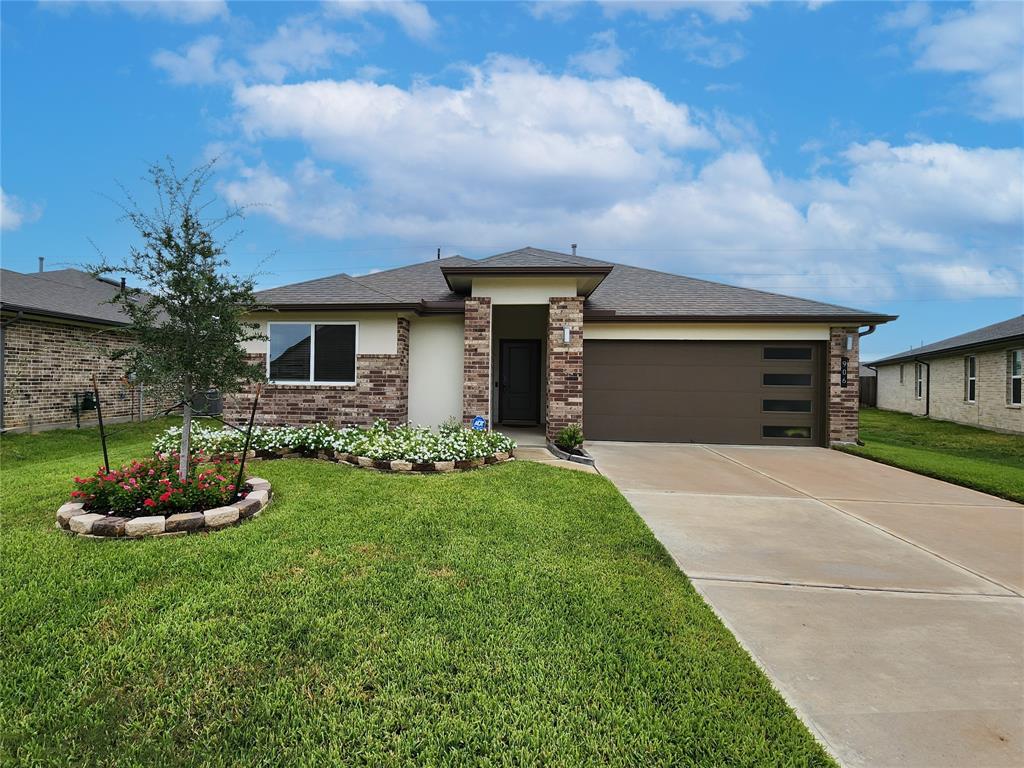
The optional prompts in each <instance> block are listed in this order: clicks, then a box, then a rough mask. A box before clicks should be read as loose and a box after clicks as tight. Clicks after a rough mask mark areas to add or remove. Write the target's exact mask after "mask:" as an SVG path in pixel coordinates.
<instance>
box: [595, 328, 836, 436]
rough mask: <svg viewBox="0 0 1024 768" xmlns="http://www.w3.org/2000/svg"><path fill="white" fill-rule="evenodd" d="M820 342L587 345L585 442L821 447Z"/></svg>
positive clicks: (621, 342)
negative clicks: (623, 441) (615, 441)
mask: <svg viewBox="0 0 1024 768" xmlns="http://www.w3.org/2000/svg"><path fill="white" fill-rule="evenodd" d="M821 356H822V345H821V344H820V343H817V342H767V341H766V342H746V341H744V342H707V341H692V342H690V341H588V342H586V343H585V344H584V348H583V387H584V395H583V426H584V431H585V433H586V436H587V438H588V439H590V440H630V441H648V442H671V443H728V444H740V445H753V444H762V445H820V444H821V440H822V436H821V432H822V428H821V408H822V393H823V392H824V383H823V381H822V368H821Z"/></svg>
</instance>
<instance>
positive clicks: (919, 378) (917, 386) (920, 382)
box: [914, 363, 924, 400]
mask: <svg viewBox="0 0 1024 768" xmlns="http://www.w3.org/2000/svg"><path fill="white" fill-rule="evenodd" d="M914 397H916V398H917V399H918V400H920V399H921V398H922V397H924V365H922V364H921V363H914Z"/></svg>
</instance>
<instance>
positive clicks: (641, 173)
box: [0, 2, 1024, 358]
mask: <svg viewBox="0 0 1024 768" xmlns="http://www.w3.org/2000/svg"><path fill="white" fill-rule="evenodd" d="M0 13H2V19H0V34H2V126H0V128H2V146H0V153H2V157H0V160H2V187H3V210H2V224H3V229H2V258H3V265H4V266H5V267H6V268H9V269H16V270H22V271H28V270H31V269H34V268H35V264H36V258H37V257H38V256H45V257H46V259H47V264H48V265H49V266H50V267H51V268H58V267H60V266H64V265H76V264H81V263H84V262H89V261H92V260H93V259H94V251H93V247H92V245H91V244H90V243H91V242H92V243H95V244H96V245H97V246H98V247H99V248H100V249H101V250H103V251H104V252H105V253H107V254H108V255H110V256H115V257H116V256H117V255H118V254H119V253H122V252H123V251H124V250H125V249H126V247H127V245H128V244H129V243H130V242H131V241H132V240H131V238H132V232H131V231H130V230H129V229H128V228H127V227H126V226H125V225H124V224H122V223H119V222H118V221H117V214H118V211H117V208H116V206H115V205H114V204H113V203H112V202H111V200H110V199H109V198H110V197H115V198H117V197H118V195H119V192H118V187H117V182H118V181H120V182H123V183H124V184H125V185H126V186H128V187H129V188H130V189H132V190H134V191H137V192H139V193H143V194H144V193H145V187H144V185H143V184H142V182H141V181H140V180H139V179H140V177H141V176H142V174H143V172H144V170H145V167H146V165H147V164H148V163H149V162H151V161H155V160H159V159H161V158H162V157H163V156H164V155H171V156H173V157H174V158H175V159H176V161H177V162H178V164H179V166H182V167H188V166H191V165H194V164H196V163H199V162H201V161H202V160H204V159H205V158H208V157H213V156H218V157H219V158H220V160H219V162H218V175H217V188H216V192H217V193H218V194H219V195H220V196H221V197H222V198H223V199H224V200H225V201H230V202H232V203H237V204H249V205H252V206H253V207H252V208H251V209H250V213H249V216H248V218H247V220H246V223H245V232H244V234H243V236H242V237H241V238H239V239H238V240H237V241H235V242H234V243H233V244H232V248H231V251H230V256H231V260H232V263H233V265H234V266H235V267H236V268H237V269H238V270H239V271H253V270H257V269H258V270H260V271H261V272H262V274H261V276H260V284H261V285H262V286H271V285H278V284H281V283H287V282H295V281H298V280H306V279H312V278H314V277H318V276H322V275H327V274H334V273H337V272H349V273H352V274H359V273H364V272H368V271H371V270H374V269H381V268H387V267H391V266H395V265H399V264H404V263H411V262H414V261H419V260H423V259H426V258H430V257H431V256H432V255H433V254H434V253H435V251H436V249H437V248H438V247H440V248H442V251H443V252H444V253H445V254H446V255H448V254H453V253H462V254H464V255H467V256H485V255H489V254H492V253H496V252H499V251H501V250H507V249H510V248H515V247H518V246H520V245H527V244H529V245H536V246H541V247H548V248H553V249H561V250H568V247H569V244H570V243H572V242H576V243H579V249H580V253H582V254H585V255H590V256H593V257H595V258H603V259H609V260H613V261H622V262H627V263H632V264H638V265H641V266H649V267H652V268H657V269H664V270H668V271H674V272H679V273H683V274H689V275H693V276H697V277H703V278H705V279H712V280H721V281H723V282H730V283H735V284H740V285H746V286H751V287H759V288H763V289H766V290H773V291H778V292H782V293H791V294H796V295H802V296H808V297H812V298H818V299H821V300H825V301H830V302H835V303H840V304H846V305H851V306H856V307H861V308H866V309H877V310H882V311H886V312H891V313H894V314H899V315H900V316H901V318H900V320H899V321H897V322H896V323H892V324H890V325H889V326H885V327H883V328H881V329H880V330H879V331H878V332H877V333H876V334H874V335H872V336H870V337H867V338H866V339H865V344H864V356H865V358H871V357H877V356H881V355H884V354H889V353H894V352H897V351H900V350H902V349H905V348H907V347H909V346H912V345H917V344H920V343H922V342H926V343H927V342H929V341H934V340H937V339H940V338H944V337H946V336H950V335H953V334H955V333H959V332H962V331H965V330H969V329H971V328H975V327H978V326H981V325H985V324H988V323H991V322H996V321H998V320H1003V319H1006V318H1007V317H1010V316H1011V315H1013V314H1017V313H1020V312H1022V311H1024V306H1022V303H1024V301H1022V298H1021V296H1022V272H1024V191H1022V187H1024V178H1022V176H1024V171H1022V167H1024V136H1022V124H1024V123H1022V118H1024V104H1022V100H1024V95H1022V94H1024V82H1022V78H1024V75H1022V72H1024V60H1022V56H1024V54H1022V51H1024V4H1020V3H990V4H986V3H976V4H954V3H933V4H928V3H913V4H901V5H896V4H886V3H866V2H858V3H844V2H817V3H796V2H792V3H744V2H730V3H698V2H645V3H633V4H628V3H550V4H544V3H516V2H509V3H438V4H420V3H387V2H359V3H308V4H306V3H280V4H278V3H227V4H225V3H220V2H209V3H139V2H136V3H38V4H37V3H28V2H20V3H11V2H6V3H3V5H2V6H0Z"/></svg>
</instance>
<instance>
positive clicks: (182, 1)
mask: <svg viewBox="0 0 1024 768" xmlns="http://www.w3.org/2000/svg"><path fill="white" fill-rule="evenodd" d="M120 5H121V7H122V8H124V10H126V11H127V12H128V13H130V14H131V15H132V16H140V17H147V16H149V17H155V18H160V19H164V20H166V21H176V22H180V23H183V24H202V23H204V22H207V21H212V20H214V19H225V18H227V17H228V4H227V2H226V0H154V2H146V1H145V0H127V1H126V2H122V3H120Z"/></svg>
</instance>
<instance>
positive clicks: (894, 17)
mask: <svg viewBox="0 0 1024 768" xmlns="http://www.w3.org/2000/svg"><path fill="white" fill-rule="evenodd" d="M931 16H932V9H931V6H930V5H928V3H906V4H905V5H900V6H897V10H895V11H890V12H889V13H886V14H883V15H882V21H881V24H882V28H883V29H913V28H914V27H919V26H921V25H922V24H924V23H925V22H926V21H928V20H929V19H930V18H931Z"/></svg>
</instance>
